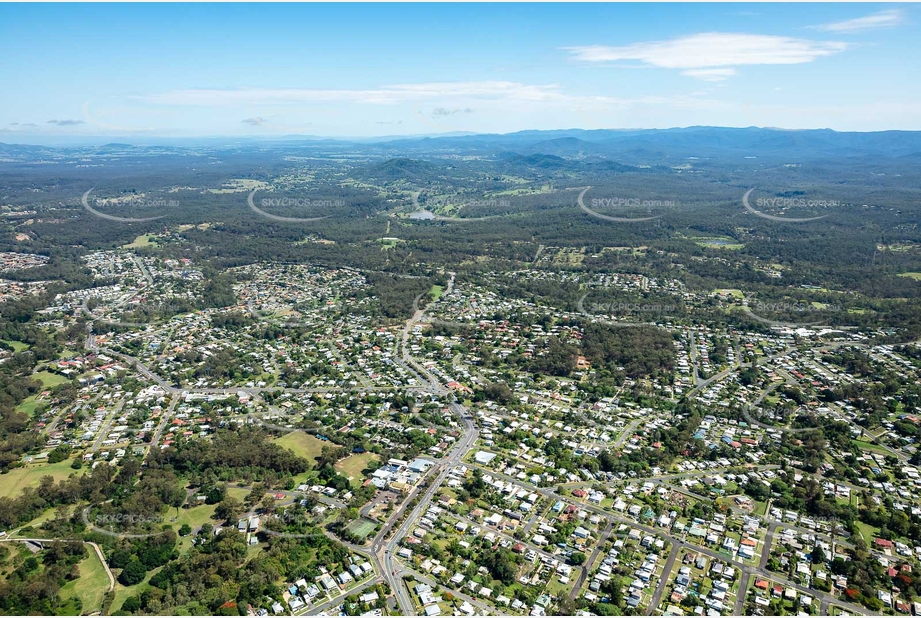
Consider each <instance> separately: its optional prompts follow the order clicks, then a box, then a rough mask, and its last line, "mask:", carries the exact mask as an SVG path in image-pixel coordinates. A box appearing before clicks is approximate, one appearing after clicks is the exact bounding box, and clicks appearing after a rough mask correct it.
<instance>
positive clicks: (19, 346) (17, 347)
mask: <svg viewBox="0 0 921 618" xmlns="http://www.w3.org/2000/svg"><path fill="white" fill-rule="evenodd" d="M3 343H5V344H7V345H8V346H10V347H11V348H13V352H22V351H24V350H28V349H29V348H30V347H31V346H29V344H28V343H23V342H22V341H13V340H12V339H4V340H3Z"/></svg>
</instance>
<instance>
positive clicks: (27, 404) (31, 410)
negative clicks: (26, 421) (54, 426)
mask: <svg viewBox="0 0 921 618" xmlns="http://www.w3.org/2000/svg"><path fill="white" fill-rule="evenodd" d="M40 403H41V402H40V401H39V400H38V395H29V396H28V397H26V398H25V399H23V400H22V403H20V404H19V405H18V406H16V410H17V411H19V412H23V413H25V414H28V415H29V416H35V409H36V408H37V407H38V405H39V404H40Z"/></svg>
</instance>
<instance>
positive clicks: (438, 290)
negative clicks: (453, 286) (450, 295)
mask: <svg viewBox="0 0 921 618" xmlns="http://www.w3.org/2000/svg"><path fill="white" fill-rule="evenodd" d="M444 291H445V289H444V288H443V287H442V286H440V285H433V286H432V289H431V290H430V291H429V296H431V297H432V300H433V301H435V300H438V299H439V298H441V295H442V293H443V292H444Z"/></svg>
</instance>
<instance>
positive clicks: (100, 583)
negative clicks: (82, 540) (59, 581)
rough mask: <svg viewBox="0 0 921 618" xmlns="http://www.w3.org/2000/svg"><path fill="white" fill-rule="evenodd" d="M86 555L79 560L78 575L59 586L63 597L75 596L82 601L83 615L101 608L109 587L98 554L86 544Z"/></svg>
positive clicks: (107, 578)
mask: <svg viewBox="0 0 921 618" xmlns="http://www.w3.org/2000/svg"><path fill="white" fill-rule="evenodd" d="M86 551H87V556H86V558H84V559H83V560H81V561H80V564H78V565H77V568H78V569H80V577H79V578H78V579H75V580H73V581H71V582H67V584H65V585H64V587H63V588H61V596H62V597H63V598H77V599H80V602H81V603H82V608H81V610H80V611H81V613H82V614H83V615H84V616H85V615H87V614H90V613H92V612H96V611H99V610H101V609H102V603H103V600H104V599H105V594H106V591H107V590H108V589H109V576H108V575H106V570H105V568H104V567H103V566H102V563H101V562H100V561H99V556H97V555H96V552H95V551H93V548H92V547H89V546H87V548H86Z"/></svg>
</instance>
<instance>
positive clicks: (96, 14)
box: [0, 3, 921, 142]
mask: <svg viewBox="0 0 921 618" xmlns="http://www.w3.org/2000/svg"><path fill="white" fill-rule="evenodd" d="M919 16H921V7H919V6H918V5H912V4H749V5H744V4H728V3H724V4H677V5H674V4H669V5H664V4H645V5H633V4H499V5H497V4H461V5H456V4H451V5H447V4H436V5H425V4H422V5H420V4H398V5H383V4H337V5H320V4H308V5H292V4H281V5H265V4H258V5H254V4H232V5H218V4H204V5H191V6H190V5H171V4H131V5H117V4H92V5H80V4H64V5H57V4H53V5H36V4H2V5H0V57H2V58H4V61H3V62H2V63H0V83H2V84H3V88H0V141H5V142H16V141H23V142H26V141H28V137H29V136H51V135H62V136H151V137H156V136H175V137H194V136H272V135H287V134H309V135H320V136H375V135H415V134H433V133H446V132H453V131H475V132H503V133H504V132H511V131H518V130H523V129H559V128H573V127H578V128H666V127H675V126H690V125H719V126H752V125H756V126H774V127H783V128H791V129H801V128H825V127H827V128H832V129H837V130H849V131H871V130H885V129H910V130H921V32H919V27H918V21H919Z"/></svg>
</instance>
